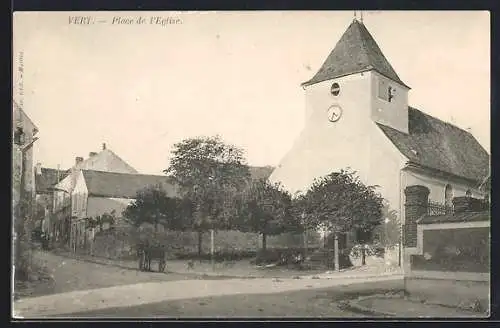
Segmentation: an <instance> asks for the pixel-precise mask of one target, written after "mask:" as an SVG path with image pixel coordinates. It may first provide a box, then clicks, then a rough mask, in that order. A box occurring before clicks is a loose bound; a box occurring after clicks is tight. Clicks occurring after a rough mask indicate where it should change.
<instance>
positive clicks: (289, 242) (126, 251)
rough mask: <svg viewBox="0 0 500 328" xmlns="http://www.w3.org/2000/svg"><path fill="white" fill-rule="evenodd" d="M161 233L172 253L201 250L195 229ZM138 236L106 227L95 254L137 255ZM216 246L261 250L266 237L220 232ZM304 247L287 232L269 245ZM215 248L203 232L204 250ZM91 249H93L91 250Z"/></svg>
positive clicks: (312, 239) (310, 241)
mask: <svg viewBox="0 0 500 328" xmlns="http://www.w3.org/2000/svg"><path fill="white" fill-rule="evenodd" d="M158 236H159V237H160V238H161V239H162V240H164V241H165V244H166V245H168V246H169V248H170V253H171V254H175V253H184V254H185V253H196V252H198V234H197V233H196V232H191V231H184V232H179V231H164V230H163V229H162V228H161V227H160V229H159V230H158ZM137 238H138V235H137V233H136V232H134V229H132V228H130V227H117V228H115V229H114V231H113V232H111V231H109V230H106V231H103V232H98V233H96V234H95V238H94V242H93V245H92V254H93V255H95V256H100V257H107V258H117V257H128V256H134V251H133V245H134V244H135V242H136V240H137ZM317 240H319V238H316V237H315V235H314V233H313V232H311V233H310V234H309V236H308V246H309V247H317V246H318V244H319V242H318V241H317ZM214 246H215V250H216V251H225V252H227V251H257V250H259V249H260V248H261V247H262V236H261V235H260V234H256V233H244V232H240V231H234V230H230V231H216V233H215V239H214ZM303 246H304V240H303V236H302V234H291V233H285V234H281V235H277V236H268V237H267V248H300V247H303ZM210 247H211V241H210V232H205V233H203V237H202V249H203V252H204V253H209V252H210ZM89 251H90V250H89Z"/></svg>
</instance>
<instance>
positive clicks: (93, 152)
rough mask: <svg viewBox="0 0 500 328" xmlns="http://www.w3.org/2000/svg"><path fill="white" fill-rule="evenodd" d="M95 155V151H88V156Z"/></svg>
mask: <svg viewBox="0 0 500 328" xmlns="http://www.w3.org/2000/svg"><path fill="white" fill-rule="evenodd" d="M95 155H97V153H96V152H95V151H91V152H90V153H89V157H94V156H95Z"/></svg>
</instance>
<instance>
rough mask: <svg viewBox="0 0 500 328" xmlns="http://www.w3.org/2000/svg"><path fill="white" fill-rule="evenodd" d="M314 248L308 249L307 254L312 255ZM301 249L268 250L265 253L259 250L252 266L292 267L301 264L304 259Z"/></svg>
mask: <svg viewBox="0 0 500 328" xmlns="http://www.w3.org/2000/svg"><path fill="white" fill-rule="evenodd" d="M314 250H315V248H310V249H308V253H312V252H313V251H314ZM304 253H305V252H304V249H303V248H295V247H294V248H268V249H266V250H265V251H263V250H260V251H259V252H257V256H256V258H255V259H254V260H252V263H253V264H256V265H263V264H264V265H265V264H277V265H294V264H299V263H302V262H303V261H304V259H305V254H304Z"/></svg>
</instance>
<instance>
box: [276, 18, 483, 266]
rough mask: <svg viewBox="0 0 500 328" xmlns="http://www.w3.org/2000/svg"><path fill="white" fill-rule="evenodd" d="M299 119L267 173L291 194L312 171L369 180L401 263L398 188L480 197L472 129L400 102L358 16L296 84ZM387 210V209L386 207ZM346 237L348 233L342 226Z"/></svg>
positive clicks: (412, 248) (437, 198)
mask: <svg viewBox="0 0 500 328" xmlns="http://www.w3.org/2000/svg"><path fill="white" fill-rule="evenodd" d="M302 87H303V89H304V90H305V100H306V106H305V114H306V120H305V126H304V128H303V130H302V132H301V133H300V135H299V136H298V138H297V139H296V141H295V142H294V144H293V146H292V148H291V149H290V151H289V152H288V153H287V154H286V155H285V156H284V158H283V159H282V160H281V162H280V163H279V165H278V166H277V167H276V169H275V170H274V171H273V173H272V175H271V176H270V180H271V181H272V182H280V183H282V184H283V185H284V187H285V188H286V189H287V190H288V191H290V192H291V193H292V194H295V193H296V192H305V191H307V189H308V188H309V187H310V186H311V184H312V182H313V180H314V179H316V178H319V177H322V176H325V175H327V174H329V173H332V172H336V171H339V170H341V169H347V168H350V169H352V170H354V171H356V172H357V174H358V175H359V177H360V179H361V180H362V181H363V182H364V183H365V184H368V185H377V186H379V188H378V189H377V190H378V192H380V193H381V195H382V196H383V197H384V199H385V200H386V202H387V208H386V212H385V213H384V215H387V213H388V212H389V211H391V213H396V217H397V218H398V220H399V221H400V222H401V224H402V230H403V231H404V235H406V236H407V238H404V239H405V240H404V247H405V248H404V252H403V254H404V259H403V263H408V262H409V256H410V255H411V254H414V253H415V252H416V250H417V248H416V226H415V225H406V224H405V189H406V187H408V186H412V185H422V186H425V187H426V188H428V189H429V196H428V201H429V202H430V203H438V204H441V208H442V209H443V208H444V209H446V208H451V207H452V199H453V198H454V197H458V196H465V195H467V196H471V197H476V198H484V197H485V196H486V193H485V192H484V190H480V188H479V186H480V185H481V182H482V181H483V180H484V179H485V177H486V176H487V175H488V174H489V165H490V156H489V154H488V153H487V152H486V150H485V149H484V148H483V147H482V146H481V145H480V144H479V143H478V141H477V140H476V139H475V138H474V136H473V135H472V134H471V133H469V132H468V131H465V130H463V129H461V128H459V127H456V126H454V125H452V124H450V123H447V122H444V121H442V120H440V119H438V118H436V117H433V116H431V115H429V114H427V113H425V112H423V111H421V110H419V109H416V108H413V107H410V106H409V105H408V92H409V91H410V87H409V86H408V85H407V84H406V83H404V82H403V81H402V80H401V79H400V77H399V76H398V74H396V72H395V70H394V69H393V67H392V66H391V64H390V63H389V61H388V60H387V59H386V57H385V56H384V55H383V54H382V51H381V50H380V48H379V46H378V45H377V43H376V42H375V40H374V39H373V37H372V35H371V34H370V33H369V32H368V30H367V28H366V26H365V25H364V24H363V22H360V21H358V20H356V19H355V20H354V21H353V22H352V23H351V24H350V25H349V27H348V28H347V30H346V31H345V32H344V34H343V35H342V37H341V38H340V40H339V41H338V43H337V44H336V46H335V47H334V49H333V51H332V52H331V53H330V54H329V56H328V57H327V59H326V61H325V62H324V63H323V65H322V66H321V67H320V69H319V71H318V72H317V73H316V74H315V75H314V76H313V77H312V78H311V79H310V80H309V81H307V82H304V83H303V84H302ZM393 211H394V212H393ZM344 239H347V241H345V245H344V247H347V246H346V244H348V243H352V242H353V241H354V240H356V232H355V231H353V232H352V233H349V234H347V238H344Z"/></svg>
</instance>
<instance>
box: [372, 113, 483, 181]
mask: <svg viewBox="0 0 500 328" xmlns="http://www.w3.org/2000/svg"><path fill="white" fill-rule="evenodd" d="M377 125H378V126H379V127H380V129H381V130H382V131H383V132H384V134H385V135H386V136H387V137H388V138H389V139H390V140H391V141H392V143H393V144H394V145H395V146H396V148H397V149H398V150H399V151H400V152H401V153H402V154H403V155H404V156H406V157H407V158H408V159H409V160H410V163H414V164H417V165H419V166H422V167H426V168H431V169H435V170H439V171H442V172H446V173H449V174H452V175H455V176H458V177H463V178H466V179H469V180H473V181H478V182H481V181H483V180H484V178H485V177H487V176H488V174H489V170H490V164H489V163H490V156H489V154H488V153H487V152H486V150H485V149H484V148H483V147H482V146H481V145H480V144H479V142H478V141H477V140H476V139H475V138H474V137H473V136H472V134H470V133H469V132H467V131H465V130H462V129H460V128H458V127H456V126H454V125H452V124H449V123H446V122H443V121H441V120H439V119H437V118H435V117H433V116H430V115H427V114H425V113H423V112H421V111H419V110H418V109H415V108H412V107H409V108H408V129H409V133H408V134H406V133H403V132H400V131H398V130H396V129H393V128H391V127H388V126H385V125H382V124H380V123H377Z"/></svg>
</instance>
